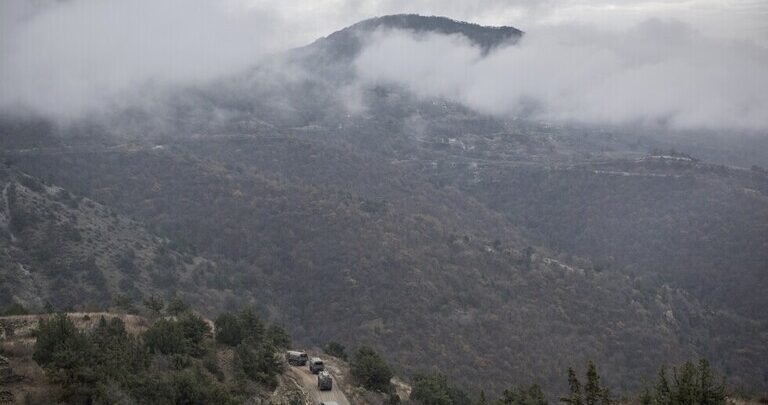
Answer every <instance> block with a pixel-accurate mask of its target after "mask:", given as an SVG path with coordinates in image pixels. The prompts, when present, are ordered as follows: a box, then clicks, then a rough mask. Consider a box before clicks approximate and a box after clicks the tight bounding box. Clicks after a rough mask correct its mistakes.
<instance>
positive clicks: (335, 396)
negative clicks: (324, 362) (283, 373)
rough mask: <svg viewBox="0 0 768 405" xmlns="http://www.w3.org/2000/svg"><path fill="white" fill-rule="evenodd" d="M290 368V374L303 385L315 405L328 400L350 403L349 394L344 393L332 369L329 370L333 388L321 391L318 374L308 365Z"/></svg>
mask: <svg viewBox="0 0 768 405" xmlns="http://www.w3.org/2000/svg"><path fill="white" fill-rule="evenodd" d="M288 369H289V370H288V372H289V373H290V375H292V376H293V377H294V378H295V379H296V382H298V383H299V385H301V388H302V389H303V390H304V393H306V395H307V398H308V399H309V400H310V401H312V402H311V403H312V404H313V405H318V404H320V403H321V402H328V401H334V402H338V404H339V405H350V402H349V400H347V396H346V395H344V392H342V390H341V389H340V387H339V384H337V380H336V375H335V374H334V373H333V372H332V370H329V371H330V372H331V376H332V377H333V389H332V390H330V391H320V390H319V389H317V375H315V374H312V373H311V372H310V371H309V368H308V367H306V366H303V367H294V366H289V367H288Z"/></svg>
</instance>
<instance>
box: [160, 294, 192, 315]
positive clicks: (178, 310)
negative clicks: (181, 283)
mask: <svg viewBox="0 0 768 405" xmlns="http://www.w3.org/2000/svg"><path fill="white" fill-rule="evenodd" d="M165 310H166V311H167V312H168V314H169V315H181V314H182V313H184V312H187V311H189V305H187V303H186V302H184V300H182V299H181V298H180V297H173V299H172V300H171V302H169V303H168V306H167V307H166V308H165Z"/></svg>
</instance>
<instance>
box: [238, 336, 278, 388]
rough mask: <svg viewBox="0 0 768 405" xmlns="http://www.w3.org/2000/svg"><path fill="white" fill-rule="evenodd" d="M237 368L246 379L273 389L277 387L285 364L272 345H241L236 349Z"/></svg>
mask: <svg viewBox="0 0 768 405" xmlns="http://www.w3.org/2000/svg"><path fill="white" fill-rule="evenodd" d="M235 367H236V370H238V371H239V372H241V373H242V375H243V376H244V377H246V378H248V379H251V380H253V381H257V382H260V383H262V384H265V385H267V386H269V387H272V388H274V387H276V386H277V376H278V375H279V374H280V373H282V372H283V363H282V361H280V357H279V356H278V354H277V351H276V349H275V347H274V346H272V345H270V344H262V345H260V346H257V347H254V346H253V345H250V344H248V343H241V344H240V345H239V346H237V348H236V349H235Z"/></svg>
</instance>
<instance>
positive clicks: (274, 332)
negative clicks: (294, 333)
mask: <svg viewBox="0 0 768 405" xmlns="http://www.w3.org/2000/svg"><path fill="white" fill-rule="evenodd" d="M266 340H267V341H268V342H269V343H270V344H271V345H273V346H275V347H276V348H279V349H287V348H288V347H290V346H291V335H289V334H288V332H287V331H286V330H285V329H284V328H283V327H282V326H280V325H278V324H276V323H273V324H272V325H269V328H267V331H266Z"/></svg>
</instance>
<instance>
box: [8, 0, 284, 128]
mask: <svg viewBox="0 0 768 405" xmlns="http://www.w3.org/2000/svg"><path fill="white" fill-rule="evenodd" d="M0 12H1V14H2V19H0V23H2V28H0V34H2V39H0V88H2V92H0V108H6V109H8V108H14V107H21V108H28V109H32V110H34V111H36V112H38V113H42V114H44V115H46V116H51V117H55V118H76V117H78V116H81V115H82V114H84V113H87V112H92V111H98V110H99V109H100V108H109V104H111V103H114V102H116V100H119V99H120V97H128V96H129V95H130V94H133V96H134V97H140V95H141V94H142V93H146V89H147V88H152V87H157V86H176V85H178V86H184V85H189V84H193V83H200V82H204V81H207V80H212V79H215V78H219V77H222V76H226V75H228V74H233V73H236V72H238V71H241V70H243V69H245V68H247V67H249V66H252V65H253V64H254V63H256V61H257V60H258V59H259V57H261V56H262V55H265V54H266V53H269V52H272V51H275V50H278V49H280V48H281V47H282V46H284V45H285V41H284V39H285V38H286V37H287V36H289V35H285V34H284V33H282V30H279V29H277V28H278V26H279V24H280V22H279V19H278V18H277V17H276V16H275V15H274V13H272V12H271V11H270V10H269V9H268V8H256V7H251V8H248V9H244V8H243V7H242V6H241V5H240V4H239V3H238V2H236V1H234V0H231V1H211V0H164V1H156V0H131V1H122V0H67V1H58V0H36V1H35V0H3V2H2V4H0ZM278 35H282V39H283V40H278V39H279V38H280V37H279V36H278Z"/></svg>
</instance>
